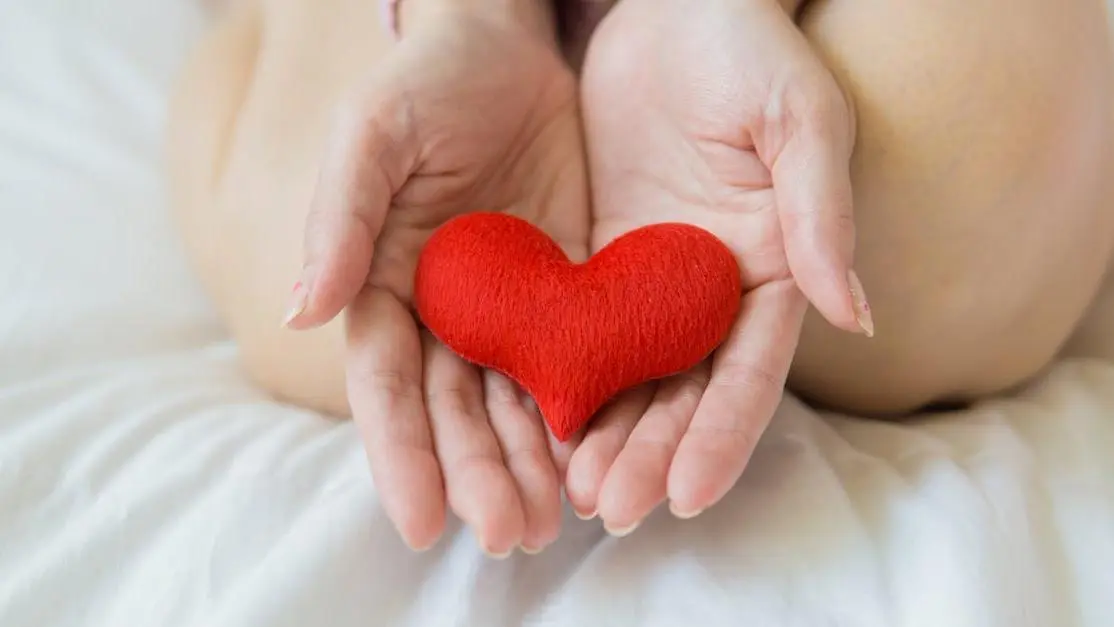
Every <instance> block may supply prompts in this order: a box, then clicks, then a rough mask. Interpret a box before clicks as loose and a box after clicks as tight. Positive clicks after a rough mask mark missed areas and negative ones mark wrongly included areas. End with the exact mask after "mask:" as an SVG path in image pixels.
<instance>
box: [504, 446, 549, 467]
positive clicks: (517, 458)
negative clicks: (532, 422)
mask: <svg viewBox="0 0 1114 627" xmlns="http://www.w3.org/2000/svg"><path fill="white" fill-rule="evenodd" d="M503 462H504V463H505V464H506V466H507V468H508V469H510V470H511V471H512V472H517V473H523V472H534V471H541V470H544V469H545V467H546V464H552V461H551V460H550V458H549V451H548V450H547V449H546V448H545V447H544V446H543V445H527V446H518V447H510V448H507V449H506V450H504V451H503Z"/></svg>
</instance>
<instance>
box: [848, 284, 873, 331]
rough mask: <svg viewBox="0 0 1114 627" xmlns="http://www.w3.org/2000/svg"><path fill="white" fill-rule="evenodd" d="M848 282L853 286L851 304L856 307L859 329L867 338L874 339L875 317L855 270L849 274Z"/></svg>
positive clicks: (856, 319)
mask: <svg viewBox="0 0 1114 627" xmlns="http://www.w3.org/2000/svg"><path fill="white" fill-rule="evenodd" d="M847 282H848V283H849V284H850V286H851V303H852V305H854V307H855V321H856V322H858V323H859V327H861V328H862V330H863V333H864V334H866V336H867V337H874V317H873V316H872V315H871V313H870V303H868V302H867V300H866V292H865V291H864V290H863V283H862V281H860V280H859V275H857V274H855V271H854V270H852V271H850V272H848V273H847Z"/></svg>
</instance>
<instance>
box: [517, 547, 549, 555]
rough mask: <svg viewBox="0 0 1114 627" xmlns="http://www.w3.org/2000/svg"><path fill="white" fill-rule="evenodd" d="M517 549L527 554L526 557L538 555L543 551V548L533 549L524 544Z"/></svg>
mask: <svg viewBox="0 0 1114 627" xmlns="http://www.w3.org/2000/svg"><path fill="white" fill-rule="evenodd" d="M518 548H519V549H521V550H522V552H523V553H525V554H527V555H537V554H538V553H541V552H542V551H544V550H545V547H544V546H543V547H541V548H534V547H532V546H526V545H525V544H523V545H522V546H520V547H518Z"/></svg>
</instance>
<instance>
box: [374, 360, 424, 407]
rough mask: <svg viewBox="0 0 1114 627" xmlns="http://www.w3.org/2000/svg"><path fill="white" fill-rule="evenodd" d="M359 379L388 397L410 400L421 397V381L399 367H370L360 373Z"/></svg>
mask: <svg viewBox="0 0 1114 627" xmlns="http://www.w3.org/2000/svg"><path fill="white" fill-rule="evenodd" d="M359 378H360V380H361V381H362V382H363V383H364V384H366V385H368V386H369V387H370V388H372V389H374V390H377V391H378V392H380V393H381V394H383V395H384V397H386V398H388V399H399V400H406V401H412V400H416V399H421V398H422V395H421V389H422V388H421V381H420V380H419V378H418V377H417V376H415V375H413V374H411V373H408V372H405V371H403V370H402V369H399V368H375V367H371V368H368V369H367V370H365V371H364V372H363V373H361V375H360V377H359Z"/></svg>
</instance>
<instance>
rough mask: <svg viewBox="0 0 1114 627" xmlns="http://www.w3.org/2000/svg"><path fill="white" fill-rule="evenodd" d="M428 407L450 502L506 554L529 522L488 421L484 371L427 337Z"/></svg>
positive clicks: (489, 544) (482, 538) (491, 546)
mask: <svg viewBox="0 0 1114 627" xmlns="http://www.w3.org/2000/svg"><path fill="white" fill-rule="evenodd" d="M423 340H424V344H425V355H426V357H425V363H426V377H425V389H426V406H427V407H428V408H429V418H430V426H431V427H432V429H433V441H434V445H435V447H436V449H437V457H438V459H440V461H441V471H442V473H443V474H444V476H445V492H446V493H447V495H448V501H449V506H450V507H452V509H453V511H454V512H456V515H457V516H459V517H460V519H461V520H463V521H464V522H465V523H466V524H467V525H468V526H469V527H471V528H472V530H473V532H475V534H476V541H477V542H479V544H480V547H481V548H482V549H483V550H484V552H485V553H487V554H488V555H491V556H493V557H506V556H507V555H510V553H511V551H513V550H514V549H515V547H517V546H518V545H519V544H520V543H521V542H522V532H523V529H524V527H525V520H524V517H523V513H522V500H521V499H520V498H519V496H518V490H517V488H516V486H515V482H514V478H513V477H512V476H511V473H510V471H508V470H507V466H506V464H505V463H504V461H503V453H502V451H501V450H500V448H499V442H498V440H496V437H495V434H494V433H493V432H492V429H491V425H490V424H489V423H488V416H487V410H486V408H485V407H484V389H483V381H481V379H480V371H479V370H478V369H477V368H476V367H475V366H472V365H471V364H468V363H466V362H464V361H463V360H461V359H460V358H459V357H457V356H456V355H454V354H453V353H452V352H450V351H449V349H447V348H445V346H444V345H443V344H441V343H440V342H438V341H437V340H435V339H433V337H432V336H431V335H429V334H425V335H424V338H423Z"/></svg>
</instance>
